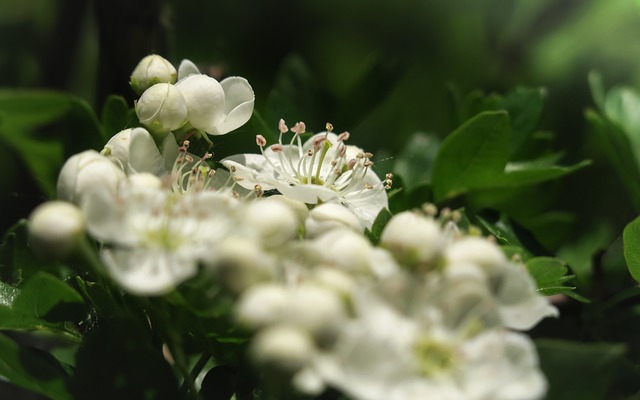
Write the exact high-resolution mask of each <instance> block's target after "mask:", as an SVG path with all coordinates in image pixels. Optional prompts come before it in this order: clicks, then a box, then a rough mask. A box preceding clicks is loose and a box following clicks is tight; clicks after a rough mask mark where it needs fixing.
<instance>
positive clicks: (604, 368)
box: [536, 340, 625, 400]
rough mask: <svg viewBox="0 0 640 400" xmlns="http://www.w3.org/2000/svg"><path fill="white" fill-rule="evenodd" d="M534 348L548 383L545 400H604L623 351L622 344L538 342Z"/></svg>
mask: <svg viewBox="0 0 640 400" xmlns="http://www.w3.org/2000/svg"><path fill="white" fill-rule="evenodd" d="M536 345H537V347H538V352H539V355H540V364H541V367H542V370H543V371H544V373H545V375H546V377H547V379H548V380H549V393H548V394H547V400H567V399H580V400H601V399H606V398H607V396H606V394H607V391H608V389H609V387H610V385H611V384H612V382H613V378H614V376H615V374H616V369H617V368H618V367H619V365H620V361H621V358H622V356H623V354H624V352H625V347H624V345H621V344H606V343H575V342H568V341H560V340H538V341H536ZM578 376H579V377H580V379H576V377H578Z"/></svg>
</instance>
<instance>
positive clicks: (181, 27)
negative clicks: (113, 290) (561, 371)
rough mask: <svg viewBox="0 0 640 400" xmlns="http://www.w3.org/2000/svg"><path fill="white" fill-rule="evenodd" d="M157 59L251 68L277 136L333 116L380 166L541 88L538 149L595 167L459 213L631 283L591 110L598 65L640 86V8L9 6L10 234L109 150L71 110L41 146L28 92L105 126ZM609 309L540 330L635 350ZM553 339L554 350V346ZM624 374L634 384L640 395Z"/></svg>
mask: <svg viewBox="0 0 640 400" xmlns="http://www.w3.org/2000/svg"><path fill="white" fill-rule="evenodd" d="M149 53H158V54H161V55H163V56H164V57H166V58H168V59H169V60H171V61H172V62H174V64H176V65H177V64H178V63H179V62H180V60H182V59H183V58H188V59H190V60H192V61H194V62H196V63H197V64H198V65H199V66H200V67H201V70H202V71H203V72H206V73H209V74H211V75H213V76H214V77H217V78H224V77H226V76H231V75H239V76H243V77H245V78H247V79H248V80H249V82H250V83H251V84H252V86H253V88H254V90H255V93H256V110H257V112H258V113H259V114H260V115H261V117H262V119H263V120H264V122H265V123H266V124H267V126H269V127H273V129H275V128H276V126H277V121H278V119H279V118H285V119H286V120H287V121H289V122H290V123H293V122H295V121H299V120H303V121H305V122H306V123H307V127H308V129H309V130H311V131H319V130H323V129H324V125H325V122H327V121H330V122H331V123H332V124H333V125H334V126H335V128H336V131H338V132H341V131H344V130H348V131H350V132H351V142H353V143H354V144H358V145H360V146H362V147H364V148H366V149H367V150H370V151H372V152H373V153H374V154H376V155H377V156H378V162H377V168H378V170H379V172H381V173H384V172H386V171H390V170H394V171H395V168H397V161H398V160H399V159H400V158H401V154H403V153H406V151H405V150H404V148H405V146H406V144H407V143H408V142H409V140H410V138H412V137H414V135H415V134H416V133H423V134H425V136H421V137H422V138H428V139H426V140H436V141H437V140H438V138H440V139H441V138H443V137H445V136H446V134H447V133H449V132H451V131H452V130H454V129H455V128H456V127H457V126H458V125H459V124H460V122H462V121H461V120H460V116H459V115H458V113H457V110H458V107H457V105H459V104H460V103H461V102H462V101H463V99H464V98H465V97H466V96H467V94H468V93H470V92H472V91H474V90H481V91H482V92H484V93H487V94H488V93H493V92H495V93H501V94H502V93H506V92H508V91H510V90H512V89H513V88H515V87H517V86H525V87H532V88H543V89H544V93H545V100H544V110H543V112H542V118H541V122H540V124H539V126H538V132H537V133H538V139H539V140H538V142H542V143H543V148H544V150H543V151H542V153H543V154H544V153H552V152H557V151H561V152H562V154H563V160H564V161H565V162H566V163H567V164H570V163H575V162H578V161H581V160H584V159H590V160H592V161H593V163H592V164H591V166H589V167H587V168H584V169H582V170H580V171H579V172H577V173H575V174H573V175H571V176H570V177H568V178H564V179H562V180H561V181H553V182H549V183H545V184H541V185H536V186H535V187H533V188H531V187H529V188H523V189H518V190H502V191H497V192H496V191H493V192H492V191H488V192H484V193H479V194H475V195H474V196H469V197H468V198H466V199H465V201H464V205H465V206H467V207H470V208H475V209H478V210H481V209H483V208H486V207H488V208H491V209H492V210H496V211H498V212H501V213H505V214H507V215H508V216H509V217H510V218H512V219H513V220H514V221H516V222H517V223H518V224H520V225H522V226H523V227H525V228H526V229H527V230H528V231H530V232H532V234H533V236H534V237H535V239H536V241H537V242H539V243H538V244H540V245H541V246H542V250H541V252H542V253H543V254H544V253H545V252H546V253H548V254H558V255H559V256H560V257H562V258H563V259H565V260H566V261H568V262H569V265H570V266H571V268H572V270H573V272H574V273H576V275H577V276H578V278H579V279H580V280H581V281H580V283H583V284H584V286H583V290H582V292H583V294H585V295H590V296H595V298H596V300H598V299H601V300H602V299H605V298H607V297H608V296H610V295H611V293H615V292H617V291H618V290H620V289H621V288H626V287H629V286H630V285H631V283H630V279H629V276H628V273H627V272H626V267H625V264H624V260H623V259H622V258H621V250H620V249H621V244H620V235H621V233H622V229H623V227H624V226H625V225H626V224H627V223H628V222H629V221H630V220H631V219H633V218H634V217H636V216H637V214H638V213H640V209H639V208H638V204H637V202H634V200H633V199H632V198H631V196H629V193H628V191H627V189H625V186H624V185H623V183H622V182H621V179H620V178H619V176H618V175H619V171H617V170H616V169H615V168H614V167H613V166H612V161H611V158H610V157H607V155H606V154H604V152H603V150H602V149H601V147H600V144H599V142H598V141H597V140H596V138H595V137H594V135H593V132H592V131H593V128H592V127H591V126H590V124H589V123H587V120H586V119H585V110H587V109H589V108H595V103H594V100H593V99H592V95H591V93H590V89H589V84H588V79H587V78H588V75H589V73H590V72H591V71H598V72H599V73H600V74H601V76H602V78H603V81H604V84H605V87H606V88H610V87H614V86H616V85H626V86H630V87H632V88H636V89H640V2H638V1H637V0H607V1H603V0H457V1H442V0H440V1H438V0H377V1H371V0H350V1H337V0H307V1H296V0H273V1H261V0H217V1H196V0H146V1H142V0H113V1H93V2H92V1H88V0H58V1H55V0H13V1H12V0H0V168H2V170H3V172H2V173H0V187H2V188H3V189H2V191H1V192H0V196H1V197H0V200H1V201H2V204H3V206H4V207H3V209H4V211H3V212H2V214H1V217H0V228H2V231H3V232H4V231H5V230H6V229H7V228H8V227H9V226H11V225H12V224H13V223H15V222H16V221H18V220H19V219H20V218H24V217H26V216H28V214H29V212H30V211H31V210H32V209H33V207H35V206H36V205H37V204H39V203H41V202H43V201H45V200H47V199H48V198H50V197H51V196H53V194H54V193H53V190H52V187H53V186H52V185H53V184H54V183H55V178H56V176H57V171H58V170H59V168H60V167H61V165H62V163H63V162H64V160H65V158H66V157H68V156H69V155H70V154H73V152H75V151H79V150H81V149H83V148H84V147H83V146H85V145H87V146H93V147H95V148H97V149H99V147H100V144H99V143H98V144H95V143H89V144H85V142H84V141H83V140H84V139H83V138H84V136H83V134H84V133H85V132H84V131H83V126H84V125H82V124H75V125H74V124H71V123H70V121H77V118H75V117H74V118H75V119H74V118H71V117H69V118H66V117H64V116H63V117H61V118H57V119H55V121H53V122H51V121H49V122H47V123H44V124H32V125H29V124H27V125H25V126H26V128H24V130H21V131H20V132H21V133H20V134H22V133H24V132H25V131H28V132H27V133H28V136H29V138H30V140H31V141H30V142H28V143H31V144H32V145H31V146H28V145H27V144H25V142H21V141H20V140H18V139H17V138H16V135H18V131H13V130H11V129H7V125H5V126H4V127H3V120H6V119H7V116H9V115H11V113H12V112H13V111H12V110H13V109H12V104H13V100H12V99H14V97H15V94H16V92H15V90H25V89H38V90H40V89H47V90H55V91H62V92H65V93H68V94H72V95H73V96H74V97H73V101H72V103H70V104H72V106H69V107H70V110H71V111H69V113H76V117H77V113H79V112H81V111H78V110H84V111H82V112H83V113H84V114H83V115H85V119H87V118H88V119H91V118H98V119H99V118H100V115H101V112H102V106H103V104H104V102H105V99H106V98H107V96H108V95H112V94H116V95H120V96H123V97H124V98H125V99H126V100H127V102H128V104H129V106H133V100H134V94H133V92H132V91H131V89H130V88H129V86H128V78H129V74H130V73H131V71H132V70H133V68H134V67H135V65H136V64H137V62H138V61H139V60H140V59H141V58H142V57H143V56H145V55H147V54H149ZM639 104H640V103H639ZM86 106H88V108H87V107H86ZM83 107H84V108H83ZM87 110H93V112H94V113H95V117H93V116H91V115H89V114H87V112H88V111H87ZM65 112H66V111H65ZM89 113H90V112H89ZM638 113H640V110H638ZM87 115H89V116H88V117H87ZM90 125H91V124H86V126H90ZM121 128H126V126H122V127H121ZM262 128H263V126H262V125H260V124H256V123H250V124H248V125H247V126H245V127H243V128H241V129H240V130H239V131H238V132H235V133H233V134H230V135H227V136H223V137H219V138H216V139H215V146H216V147H215V149H214V150H215V152H216V154H217V156H218V157H223V156H226V155H229V154H233V153H235V152H238V151H255V150H256V149H255V148H254V147H255V145H254V140H253V137H254V135H255V134H256V133H263V132H260V131H259V129H262ZM33 143H38V144H39V145H38V146H36V145H33ZM536 150H537V149H536ZM25 152H33V154H31V156H29V155H25ZM532 152H534V150H532ZM36 153H37V154H36ZM34 154H36V155H35V156H34ZM34 158H35V159H37V160H39V163H38V164H37V165H34V164H33V161H30V160H31V159H34ZM419 158H420V157H419V155H416V159H415V160H414V161H416V162H418V163H419V162H420V160H419ZM432 158H433V154H431V155H430V154H425V159H431V160H432ZM423 161H424V160H423ZM428 167H429V164H428V162H427V163H426V164H425V168H428ZM405 192H407V191H405ZM415 195H416V196H418V194H415ZM415 202H416V204H419V202H420V199H419V198H418V199H416V200H415ZM452 205H456V204H452ZM603 266H604V267H603ZM599 268H600V269H599ZM601 268H605V269H606V268H609V269H608V270H606V272H603V271H602V270H601ZM604 276H606V277H607V278H606V283H605V282H604V281H605V280H604V278H603V277H604ZM593 282H596V284H594V283H593ZM634 304H635V303H634ZM571 307H577V306H571ZM634 307H635V305H634ZM603 310H605V309H604V308H597V307H593V308H589V309H587V311H585V309H583V308H581V307H578V308H575V309H574V310H573V313H572V312H571V308H570V310H569V312H567V313H566V314H568V315H569V317H567V318H566V319H561V320H560V322H557V323H555V322H551V323H549V324H547V325H545V324H543V325H542V326H541V332H542V333H539V335H541V336H544V335H545V333H546V332H552V336H554V337H558V336H560V337H567V338H570V339H579V340H581V339H587V340H608V341H615V342H624V341H625V340H626V336H624V335H618V333H619V331H620V330H622V329H627V327H628V325H625V324H626V323H627V322H628V321H629V320H628V318H631V317H629V316H628V315H626V314H624V315H622V316H620V318H618V319H615V320H610V321H608V322H606V323H605V322H603V321H602V319H601V317H602V313H604V311H603ZM634 310H635V309H634ZM627 311H628V310H626V311H625V312H627ZM585 312H586V313H587V314H588V316H587V318H584V313H585ZM636 314H637V311H634V313H633V315H632V317H633V318H634V321H635V322H634V326H635V325H638V323H637V320H638V318H637V316H636ZM571 315H574V316H576V318H575V319H572V318H571ZM578 317H579V318H578ZM599 318H600V319H599ZM585 321H586V322H585ZM585 323H589V324H591V325H589V326H588V329H587V328H585V326H583V325H581V324H585ZM554 324H555V325H554ZM585 329H586V331H588V332H586V331H585ZM634 329H635V328H634ZM585 332H586V333H585ZM633 332H635V331H634V330H633V329H631V330H630V331H629V334H631V333H633ZM637 332H640V326H639V327H638V330H637ZM553 346H554V344H548V345H547V347H546V348H547V350H548V351H550V353H553V354H555V353H554V352H553V351H551V350H549V349H552V350H553ZM543 349H544V346H543ZM564 351H565V353H566V354H573V353H571V351H574V352H575V354H574V355H575V358H576V360H580V357H584V359H585V360H588V359H593V357H600V358H602V360H605V361H606V356H610V355H611V354H612V353H611V352H614V353H615V352H618V353H615V354H619V352H620V349H619V348H617V347H616V348H613V347H612V348H589V349H587V350H585V349H583V348H575V349H573V348H571V349H566V348H565V349H564ZM589 352H591V353H589ZM550 359H551V358H546V359H545V360H547V361H546V362H550V361H549V360H550ZM563 360H566V358H564V359H563V358H560V361H559V362H560V364H562V362H563ZM605 361H603V363H604V364H602V365H603V366H605V367H608V366H609V364H607V363H605ZM636 365H637V364H636ZM623 381H624V382H625V383H624V384H622V386H620V387H621V388H622V389H620V391H621V392H625V393H629V392H632V391H634V390H635V389H634V387H633V384H629V380H628V379H627V380H625V379H623ZM609 382H610V379H609V380H607V383H606V384H607V385H608V384H609ZM625 385H627V386H625ZM555 396H556V397H555V398H562V397H561V395H558V394H556V395H555ZM574 398H578V397H574ZM580 398H586V397H580ZM595 398H597V397H595ZM612 398H617V397H612Z"/></svg>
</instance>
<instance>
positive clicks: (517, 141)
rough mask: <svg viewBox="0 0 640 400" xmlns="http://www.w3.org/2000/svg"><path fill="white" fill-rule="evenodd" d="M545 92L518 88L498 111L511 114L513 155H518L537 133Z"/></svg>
mask: <svg viewBox="0 0 640 400" xmlns="http://www.w3.org/2000/svg"><path fill="white" fill-rule="evenodd" d="M544 94H545V91H544V90H542V89H540V88H524V87H518V88H515V89H514V90H512V91H511V92H509V93H507V95H506V96H505V97H504V98H503V99H502V101H501V102H500V104H499V105H498V107H499V108H498V109H504V110H507V112H509V118H510V120H511V141H510V148H511V154H514V153H516V152H517V151H518V150H519V149H520V148H521V147H522V145H524V144H525V142H526V141H527V139H529V137H530V136H531V134H532V133H533V132H534V131H535V129H536V127H537V126H538V121H539V120H540V116H541V115H542V108H543V99H544Z"/></svg>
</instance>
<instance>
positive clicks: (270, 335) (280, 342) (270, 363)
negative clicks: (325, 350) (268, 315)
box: [251, 325, 315, 374]
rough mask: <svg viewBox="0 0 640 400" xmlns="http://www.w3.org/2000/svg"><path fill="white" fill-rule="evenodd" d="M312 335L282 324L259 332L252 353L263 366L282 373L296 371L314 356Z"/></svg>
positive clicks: (253, 343)
mask: <svg viewBox="0 0 640 400" xmlns="http://www.w3.org/2000/svg"><path fill="white" fill-rule="evenodd" d="M314 353H315V346H314V344H313V340H312V338H311V336H310V335H309V334H308V333H306V332H305V331H303V330H301V329H297V328H294V327H291V326H287V325H282V326H274V327H271V328H267V329H265V330H263V331H261V332H259V333H258V334H257V335H256V337H255V338H254V339H253V342H252V343H251V354H252V355H253V358H254V360H255V361H256V363H257V364H258V365H260V366H261V367H266V368H274V369H275V370H276V371H279V372H281V373H285V374H290V373H295V372H296V371H298V370H299V369H301V368H303V367H304V366H305V365H306V364H307V363H308V362H309V361H310V360H311V357H313V355H314Z"/></svg>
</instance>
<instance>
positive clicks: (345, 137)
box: [338, 131, 349, 142]
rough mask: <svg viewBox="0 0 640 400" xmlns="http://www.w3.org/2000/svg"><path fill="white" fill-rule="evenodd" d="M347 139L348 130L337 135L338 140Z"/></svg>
mask: <svg viewBox="0 0 640 400" xmlns="http://www.w3.org/2000/svg"><path fill="white" fill-rule="evenodd" d="M347 140H349V132H347V131H344V132H342V133H341V134H339V135H338V141H339V142H344V141H347Z"/></svg>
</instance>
